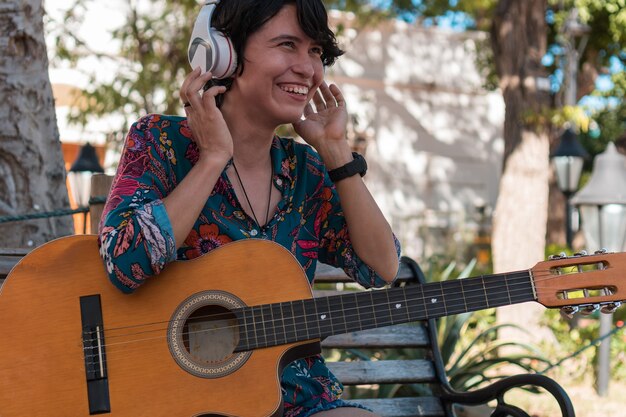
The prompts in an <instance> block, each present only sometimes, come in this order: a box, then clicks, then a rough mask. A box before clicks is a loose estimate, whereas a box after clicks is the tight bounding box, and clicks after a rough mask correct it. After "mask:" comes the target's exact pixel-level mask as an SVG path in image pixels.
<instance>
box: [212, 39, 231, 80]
mask: <svg viewBox="0 0 626 417" xmlns="http://www.w3.org/2000/svg"><path fill="white" fill-rule="evenodd" d="M210 36H211V40H212V42H213V46H214V48H213V62H212V66H211V69H210V71H211V72H212V73H213V77H214V78H217V79H223V78H228V77H230V76H231V75H233V74H234V73H235V70H236V69H237V53H236V52H235V48H234V47H233V43H232V41H231V40H230V38H228V37H227V36H225V35H224V34H223V33H222V32H220V31H218V30H215V29H213V28H211V32H210Z"/></svg>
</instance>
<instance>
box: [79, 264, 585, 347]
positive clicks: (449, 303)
mask: <svg viewBox="0 0 626 417" xmlns="http://www.w3.org/2000/svg"><path fill="white" fill-rule="evenodd" d="M515 279H516V280H519V279H523V280H525V281H527V280H528V277H527V276H523V277H517V278H515ZM448 282H453V281H448ZM508 284H509V286H512V287H513V286H515V285H520V284H523V285H524V288H522V291H524V290H527V289H528V288H526V287H527V283H526V282H522V283H518V284H515V283H514V282H513V281H512V280H510V282H509V283H508ZM411 288H418V287H411ZM419 288H420V289H422V290H423V289H424V288H423V287H419ZM536 288H537V287H536ZM440 289H443V288H441V287H440ZM430 290H436V289H435V288H430ZM474 291H476V292H478V293H484V289H483V288H480V289H476V290H474ZM515 291H518V292H519V291H520V290H519V289H517V290H515ZM470 292H471V291H467V292H465V294H469V293H470ZM381 294H383V293H381ZM504 294H506V295H507V298H508V297H509V296H510V297H513V298H515V297H517V296H519V294H515V293H514V291H511V290H509V291H492V292H491V293H490V298H491V301H494V300H495V299H497V298H498V297H502V296H503V295H504ZM437 295H440V296H442V297H443V298H444V301H445V303H444V304H443V307H444V308H446V307H451V309H454V308H455V307H459V306H461V305H467V301H468V300H469V301H472V300H471V298H470V297H461V298H453V299H450V298H449V296H450V294H448V299H447V300H446V299H445V297H446V294H445V293H443V294H442V293H437ZM428 297H429V296H427V294H424V295H423V296H421V297H417V298H413V299H408V300H407V302H414V301H419V300H422V301H424V300H425V299H426V298H428ZM482 298H484V297H483V296H482V295H481V299H482ZM307 300H313V299H305V300H295V301H296V302H298V301H299V302H305V301H307ZM577 300H584V298H575V299H572V301H577ZM486 301H487V306H486V307H484V308H490V307H489V305H488V300H486ZM529 301H533V300H529ZM287 303H289V302H287ZM275 304H283V303H275ZM388 304H389V303H387V302H383V303H379V304H372V305H370V307H372V308H376V307H380V306H381V305H383V306H386V305H388ZM506 304H513V303H505V305H506ZM574 304H584V303H583V302H576V303H574ZM268 306H269V304H268ZM256 307H259V308H260V306H254V307H243V308H242V309H249V310H251V309H253V308H256ZM431 307H432V306H431ZM358 308H359V307H358V306H357V307H355V308H354V309H358ZM270 312H271V311H270ZM259 313H260V315H261V316H263V312H262V311H259ZM253 314H254V312H253ZM310 315H311V314H307V315H306V316H310ZM218 317H220V318H224V319H225V318H228V319H236V318H235V317H233V314H232V313H219V314H216V315H207V316H205V317H204V318H207V319H216V318H218ZM303 317H305V315H303V316H294V317H293V319H294V320H295V319H300V318H303ZM196 319H201V317H200V316H199V317H196ZM253 321H254V322H255V324H259V325H260V324H265V323H267V322H271V321H272V320H265V321H263V320H261V321H258V322H257V321H256V320H254V318H253ZM165 323H169V322H168V321H163V322H154V323H151V324H149V325H152V326H153V325H158V324H165ZM145 326H147V325H146V324H141V325H136V326H134V327H135V328H136V327H145ZM233 327H238V325H234V326H227V327H224V328H216V329H214V330H220V329H229V328H233ZM118 329H121V328H118ZM112 330H116V329H108V330H107V329H106V328H103V329H102V331H103V332H105V336H106V337H107V339H111V338H113V339H114V338H120V337H131V336H135V335H139V334H146V333H153V332H162V331H164V330H166V329H165V328H159V329H153V330H146V331H141V332H136V333H125V334H121V335H120V334H117V335H116V334H112V335H111V331H112ZM90 341H93V340H91V339H86V340H85V342H90Z"/></svg>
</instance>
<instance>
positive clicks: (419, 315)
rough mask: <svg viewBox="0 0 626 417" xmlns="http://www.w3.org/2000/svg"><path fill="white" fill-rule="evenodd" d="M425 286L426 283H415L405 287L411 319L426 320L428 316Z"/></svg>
mask: <svg viewBox="0 0 626 417" xmlns="http://www.w3.org/2000/svg"><path fill="white" fill-rule="evenodd" d="M425 286H426V285H414V286H412V287H409V288H405V289H404V291H405V295H406V299H407V302H408V306H409V318H410V319H411V321H418V320H424V319H426V318H427V316H428V315H427V313H426V311H427V310H426V298H425V295H424V287H425Z"/></svg>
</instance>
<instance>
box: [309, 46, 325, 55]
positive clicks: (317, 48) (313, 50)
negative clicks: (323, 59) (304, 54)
mask: <svg viewBox="0 0 626 417" xmlns="http://www.w3.org/2000/svg"><path fill="white" fill-rule="evenodd" d="M311 53H313V54H315V55H319V56H322V54H323V53H324V49H323V48H322V47H321V46H314V47H313V48H311Z"/></svg>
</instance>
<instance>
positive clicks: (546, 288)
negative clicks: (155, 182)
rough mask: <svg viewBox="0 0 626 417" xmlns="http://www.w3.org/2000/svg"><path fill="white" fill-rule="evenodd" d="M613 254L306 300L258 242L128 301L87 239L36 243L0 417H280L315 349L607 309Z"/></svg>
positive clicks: (13, 288) (283, 263) (234, 246)
mask: <svg viewBox="0 0 626 417" xmlns="http://www.w3.org/2000/svg"><path fill="white" fill-rule="evenodd" d="M625 263H626V255H625V254H622V253H617V254H594V255H589V256H575V257H570V258H559V259H554V260H549V261H544V262H539V263H538V264H537V265H536V266H534V267H533V268H531V269H530V270H525V271H518V272H512V273H507V274H496V275H488V276H481V277H475V278H469V279H463V280H456V281H446V282H438V283H429V284H426V285H413V286H406V287H402V288H392V289H387V290H372V291H364V292H354V293H349V294H345V295H338V296H330V297H323V298H315V299H313V298H312V294H311V289H310V286H309V283H308V281H307V278H306V276H305V274H304V272H303V270H302V269H301V267H300V265H299V263H298V262H297V261H296V259H295V258H294V257H293V256H292V255H291V253H290V252H288V251H287V250H286V249H284V248H283V247H281V246H280V245H278V244H276V243H273V242H269V241H264V240H254V239H248V240H241V241H237V242H233V243H230V244H228V245H225V246H223V247H221V248H219V249H216V250H214V251H212V252H210V253H209V254H207V255H204V256H202V257H199V258H197V259H194V260H191V261H184V262H173V263H172V264H171V265H168V267H167V268H166V269H165V271H164V272H163V273H162V274H160V275H159V276H157V277H154V278H152V279H151V280H150V282H149V283H147V284H146V285H145V286H143V287H142V288H139V289H138V290H137V291H136V292H135V293H133V294H131V295H125V294H122V293H121V292H120V291H119V290H118V289H116V288H115V287H114V286H113V285H111V284H110V283H109V282H108V277H107V275H106V273H105V270H104V268H103V265H102V261H101V259H100V257H99V254H98V247H97V243H96V237H95V236H72V237H67V238H62V239H58V240H55V241H52V242H50V243H47V244H45V245H43V246H41V247H39V248H37V249H35V250H33V251H32V252H31V253H30V254H29V255H27V256H26V257H24V258H23V259H22V260H21V261H20V262H19V263H18V264H17V265H16V266H15V268H14V269H13V270H12V271H11V273H10V274H9V276H8V277H7V279H6V281H5V283H4V285H3V286H2V288H1V289H0V416H1V417H24V416H28V417H37V416H45V417H51V416H62V417H81V416H89V415H95V414H104V415H112V416H119V417H121V416H132V417H137V416H168V417H180V416H182V417H192V416H195V417H197V416H237V417H268V416H280V415H281V413H282V399H281V389H280V375H281V370H282V369H283V367H284V366H285V365H286V364H288V363H289V362H290V361H293V360H295V359H297V358H300V357H304V356H307V355H311V354H314V353H317V352H319V351H320V345H319V341H320V340H321V339H323V338H324V337H326V336H329V335H332V334H338V333H346V332H352V331H357V330H362V329H370V328H374V327H381V326H388V325H393V324H399V323H406V322H412V321H416V320H423V319H427V318H436V317H442V316H446V315H451V314H458V313H463V312H468V311H474V310H480V309H486V308H491V307H498V306H504V305H508V304H516V303H523V302H527V301H536V302H539V303H541V304H543V305H544V306H546V307H559V308H562V307H567V308H569V309H570V311H571V310H572V309H574V308H575V307H574V306H581V307H582V308H602V309H605V310H606V309H614V308H615V307H617V306H618V305H619V302H620V301H622V300H626V290H625V289H624V288H623V287H622V279H621V273H623V271H625V270H626V265H625Z"/></svg>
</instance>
